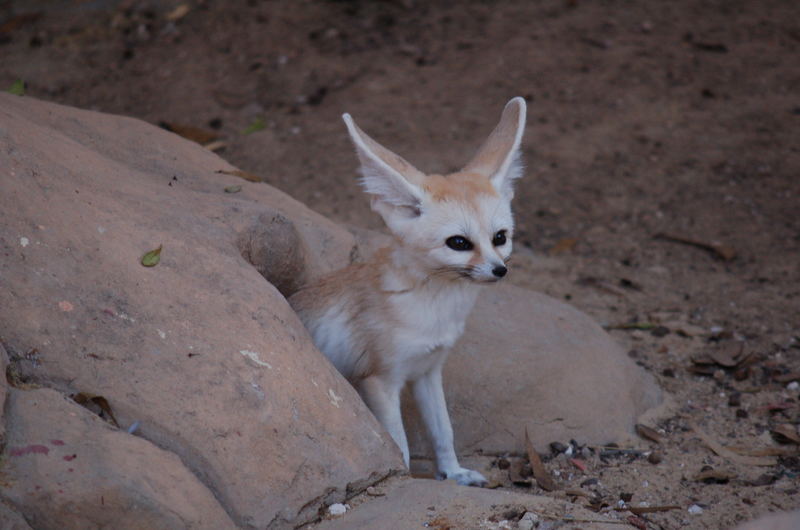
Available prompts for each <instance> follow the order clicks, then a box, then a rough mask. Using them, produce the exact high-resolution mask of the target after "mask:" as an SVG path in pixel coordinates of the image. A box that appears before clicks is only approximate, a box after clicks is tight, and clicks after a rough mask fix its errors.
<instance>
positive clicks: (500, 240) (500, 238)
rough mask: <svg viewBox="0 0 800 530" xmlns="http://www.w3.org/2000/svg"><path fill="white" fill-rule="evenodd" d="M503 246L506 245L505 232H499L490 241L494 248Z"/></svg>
mask: <svg viewBox="0 0 800 530" xmlns="http://www.w3.org/2000/svg"><path fill="white" fill-rule="evenodd" d="M505 244H506V231H505V230H500V231H499V232H497V233H496V234H495V235H494V238H493V239H492V245H494V246H496V247H502V246H503V245H505Z"/></svg>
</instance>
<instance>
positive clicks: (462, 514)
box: [314, 478, 620, 530]
mask: <svg viewBox="0 0 800 530" xmlns="http://www.w3.org/2000/svg"><path fill="white" fill-rule="evenodd" d="M374 490H375V493H376V494H378V495H380V496H375V497H372V496H369V495H362V496H361V497H360V498H357V499H355V500H354V502H352V503H351V506H352V507H351V509H349V510H347V512H346V513H345V514H343V515H341V516H338V517H331V518H329V519H327V520H325V521H323V522H321V523H320V524H318V525H316V526H315V527H314V528H319V529H320V530H372V529H390V528H391V529H398V530H399V529H407V528H452V529H462V528H464V529H466V528H497V529H501V528H518V527H519V526H517V525H518V523H517V522H516V521H517V520H518V519H520V518H521V517H522V516H523V514H524V513H525V512H532V513H533V514H535V517H536V518H537V519H538V520H539V521H541V522H542V523H545V522H546V523H545V524H550V525H553V524H559V523H562V522H567V523H568V522H569V521H574V520H576V519H578V520H580V523H579V526H577V527H576V528H582V529H586V530H589V529H591V530H603V529H609V530H611V529H618V528H620V525H619V523H620V521H619V520H618V519H616V518H614V517H613V516H614V515H615V514H613V513H612V514H611V517H609V516H608V515H605V514H603V515H601V514H595V513H593V512H590V511H589V510H587V509H585V508H583V507H580V506H576V505H570V504H565V503H564V502H563V501H562V502H559V501H557V500H555V499H551V498H548V497H543V496H540V495H529V494H525V493H515V492H510V491H498V490H486V489H478V488H468V487H464V486H458V485H457V484H456V483H455V482H452V481H445V482H438V481H435V480H424V479H409V478H399V479H394V480H391V481H389V482H388V483H387V484H382V485H380V486H379V487H377V488H374ZM604 519H605V520H604ZM606 520H607V521H608V522H605V521H606ZM503 521H505V523H503ZM559 526H560V525H559ZM567 528H573V527H572V526H568V527H567Z"/></svg>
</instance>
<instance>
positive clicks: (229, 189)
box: [225, 186, 242, 193]
mask: <svg viewBox="0 0 800 530" xmlns="http://www.w3.org/2000/svg"><path fill="white" fill-rule="evenodd" d="M240 191H242V187H241V186H228V187H227V188H225V193H239V192H240Z"/></svg>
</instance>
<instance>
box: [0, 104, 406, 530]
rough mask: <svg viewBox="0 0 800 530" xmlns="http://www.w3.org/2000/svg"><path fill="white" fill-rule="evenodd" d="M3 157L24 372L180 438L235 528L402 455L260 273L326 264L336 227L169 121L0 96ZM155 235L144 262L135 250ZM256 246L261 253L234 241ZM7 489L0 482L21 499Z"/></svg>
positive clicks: (1, 324) (305, 516)
mask: <svg viewBox="0 0 800 530" xmlns="http://www.w3.org/2000/svg"><path fill="white" fill-rule="evenodd" d="M0 167H2V175H1V176H0V211H2V212H3V220H2V223H1V224H0V275H1V278H0V284H1V285H2V287H1V288H0V307H2V308H3V310H2V311H0V336H2V340H3V343H4V346H5V348H6V350H8V353H9V356H10V358H11V362H12V368H13V370H14V371H16V372H17V373H18V375H19V378H20V380H21V381H23V382H29V383H33V384H36V385H42V386H47V387H51V388H54V389H56V390H58V391H61V392H63V393H65V394H72V393H78V392H83V393H86V394H91V395H98V396H103V397H104V398H105V399H106V400H107V401H108V403H109V404H110V406H111V408H112V409H113V413H114V414H115V417H116V419H117V420H118V421H119V424H120V425H121V426H122V428H123V429H127V428H128V427H129V426H131V425H132V424H133V423H134V422H138V425H139V427H138V430H137V431H136V433H135V434H136V435H137V436H141V437H143V438H145V439H146V440H149V441H150V442H151V443H152V444H155V445H156V446H158V447H160V448H162V449H164V450H167V451H170V452H172V453H174V454H175V455H177V456H178V457H179V458H180V461H181V462H182V463H183V465H184V466H186V468H187V469H188V470H189V471H191V473H193V474H194V476H196V477H197V478H198V479H199V481H200V483H202V484H203V485H204V487H206V488H208V489H209V490H210V491H211V492H212V493H213V496H214V497H216V500H217V501H218V502H219V504H220V505H221V506H222V507H224V509H225V510H226V512H227V514H228V515H229V517H230V519H231V520H232V521H233V522H234V523H235V524H236V525H238V526H240V527H244V528H248V527H251V528H265V527H269V526H270V525H272V526H274V527H281V526H286V525H293V524H296V523H301V522H303V521H306V520H309V519H313V518H314V517H316V515H317V509H318V507H319V506H320V505H321V504H322V503H324V502H331V501H334V500H342V499H344V498H345V496H346V495H347V493H348V491H349V490H348V488H350V489H351V490H352V489H355V490H357V489H358V488H359V487H360V485H361V484H363V483H366V484H369V483H370V482H371V481H374V480H375V479H377V478H379V477H382V476H385V475H386V474H387V473H389V472H390V471H391V470H392V469H395V468H400V467H402V462H401V460H400V457H399V451H397V449H396V447H395V446H394V445H393V444H392V443H391V441H389V440H388V438H386V437H384V436H382V435H381V433H382V432H383V431H382V429H381V427H380V426H379V424H378V423H377V421H375V420H374V418H373V417H372V416H371V414H369V412H368V411H367V409H366V407H365V406H364V405H363V403H362V402H361V400H360V399H359V397H358V395H357V394H356V392H355V391H354V390H353V389H352V388H351V387H350V385H348V383H347V382H346V381H345V380H343V379H342V378H341V377H340V376H339V374H338V373H337V372H336V371H335V369H334V368H333V367H331V366H330V365H329V364H328V363H327V362H326V361H325V360H324V359H323V358H322V357H321V354H320V353H319V352H318V351H317V350H316V349H315V348H314V347H313V345H312V343H311V342H310V339H309V338H308V336H307V334H306V332H305V329H304V328H303V327H302V324H301V323H300V322H299V320H298V319H297V318H296V317H295V315H294V313H293V312H292V311H291V309H290V308H289V306H288V304H287V303H286V302H285V300H284V298H283V296H282V295H281V294H280V293H279V292H278V290H277V289H276V288H275V287H273V285H271V284H270V283H268V282H267V281H265V279H264V277H263V276H262V275H260V274H259V272H258V271H257V268H262V269H263V272H264V273H265V275H266V276H267V277H269V274H270V270H272V269H270V267H272V268H274V269H275V270H279V271H281V277H282V278H283V283H284V284H286V283H287V282H286V278H287V274H286V271H287V270H294V271H295V273H296V274H297V275H298V277H304V276H303V275H308V276H313V275H315V274H319V273H320V272H323V271H324V270H329V269H331V268H337V267H341V266H342V265H344V264H346V263H347V262H348V260H349V256H350V252H351V250H352V247H353V239H352V237H351V236H350V235H349V233H347V232H346V231H345V230H342V229H340V228H338V227H336V226H335V225H334V224H333V223H331V222H330V221H327V220H325V219H324V218H322V217H320V216H319V215H316V214H314V213H313V212H311V211H310V210H308V209H307V208H306V207H304V206H303V205H302V204H300V203H298V202H296V201H294V200H292V199H291V198H289V197H288V196H286V195H284V194H282V193H280V192H278V191H277V190H274V189H272V188H269V187H267V186H265V185H262V184H256V183H250V182H246V181H244V180H242V179H240V178H237V177H232V176H227V175H222V174H218V173H215V172H216V171H218V170H231V169H234V168H232V167H231V166H230V165H229V164H227V163H225V162H224V161H223V160H222V159H220V158H219V157H217V156H216V155H214V154H212V153H210V152H209V151H207V150H205V149H203V148H201V147H200V146H198V145H196V144H193V143H191V142H188V141H185V140H183V139H181V138H180V137H178V136H176V135H174V134H171V133H168V132H166V131H163V130H161V129H158V128H156V127H153V126H151V125H148V124H146V123H143V122H140V121H138V120H133V119H129V118H123V117H117V116H110V115H103V114H99V113H95V112H88V111H82V110H77V109H72V108H67V107H62V106H58V105H53V104H49V103H44V102H41V101H37V100H34V99H31V98H25V97H15V96H11V95H9V94H0ZM231 185H239V186H242V190H241V191H240V192H239V193H235V194H231V193H225V192H224V188H225V187H226V186H231ZM270 230H274V231H276V232H277V233H278V236H275V237H271V234H270ZM243 241H244V242H245V243H243ZM160 245H163V250H162V252H161V261H160V263H159V264H158V265H157V266H155V267H152V268H146V267H143V266H142V265H141V264H140V259H141V257H142V255H143V254H144V253H145V252H147V251H149V250H151V249H154V248H156V247H158V246H160ZM282 246H283V248H282ZM298 248H300V249H302V251H299V252H298V251H297V249H298ZM264 249H268V253H269V255H270V256H273V257H272V258H271V259H269V260H264V261H263V262H260V263H259V262H257V263H256V264H255V265H253V264H251V263H249V262H248V261H246V260H245V258H243V254H248V255H251V256H252V255H256V256H262V257H263V256H264V255H265V254H267V251H265V250H264ZM275 256H277V257H281V256H283V257H285V258H286V259H290V260H296V261H295V262H293V263H289V264H279V265H280V266H276V264H275V262H276V261H277V258H275ZM267 269H269V270H267ZM276 283H281V281H277V280H276ZM290 283H291V282H289V284H290ZM9 308H13V310H9ZM120 436H122V437H124V436H128V435H124V434H121V435H120ZM27 443H41V442H37V441H35V440H30V441H28V442H27ZM33 458H39V455H33ZM59 464H60V463H59ZM98 465H99V464H98ZM131 465H132V463H131ZM175 465H178V463H177V459H176V460H175ZM83 469H88V468H83V467H77V468H75V472H74V473H81V472H82V470H83ZM15 478H16V479H22V477H20V476H14V475H12V477H11V479H12V482H13V480H14V479H15ZM123 486H124V483H123V484H120V487H123ZM48 487H49V486H48ZM98 487H99V486H98ZM13 491H14V490H11V491H6V490H5V489H3V491H2V493H1V494H2V495H3V496H4V497H5V498H9V499H11V500H12V503H14V500H16V501H17V502H21V499H22V497H19V496H16V495H12V493H11V492H13ZM208 498H213V497H211V496H208ZM25 506H26V510H27V506H28V505H25ZM198 509H199V508H198ZM29 513H31V512H27V511H26V514H29ZM131 516H132V517H133V513H132V514H131ZM36 520H38V519H36Z"/></svg>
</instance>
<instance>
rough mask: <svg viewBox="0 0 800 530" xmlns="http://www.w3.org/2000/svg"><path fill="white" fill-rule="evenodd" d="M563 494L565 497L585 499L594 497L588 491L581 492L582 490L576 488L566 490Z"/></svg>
mask: <svg viewBox="0 0 800 530" xmlns="http://www.w3.org/2000/svg"><path fill="white" fill-rule="evenodd" d="M564 493H566V494H567V495H572V496H573V497H587V498H592V497H594V495H592V494H591V493H589V492H588V491H583V490H581V489H577V488H569V489H566V490H564Z"/></svg>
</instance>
